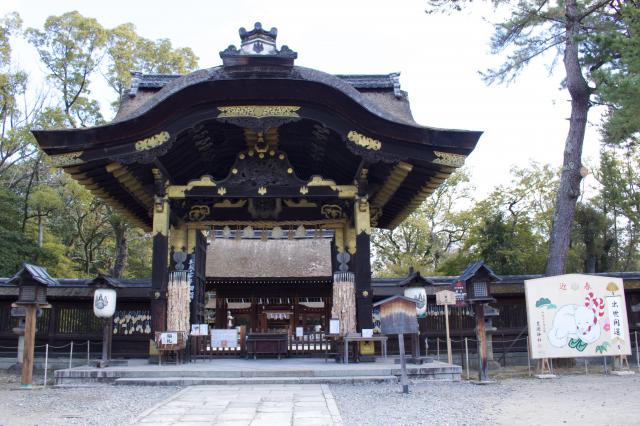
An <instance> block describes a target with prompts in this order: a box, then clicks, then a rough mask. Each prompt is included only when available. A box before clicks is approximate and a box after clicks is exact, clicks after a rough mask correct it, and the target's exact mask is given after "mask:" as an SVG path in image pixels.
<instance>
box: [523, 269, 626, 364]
mask: <svg viewBox="0 0 640 426" xmlns="http://www.w3.org/2000/svg"><path fill="white" fill-rule="evenodd" d="M524 289H525V296H526V299H527V322H528V325H529V340H530V343H531V358H533V359H539V358H576V357H588V356H614V355H630V354H631V345H630V342H629V325H628V323H627V309H626V303H625V299H624V287H623V283H622V279H620V278H611V277H599V276H593V275H580V274H568V275H558V276H555V277H546V278H540V279H536V280H526V281H525V282H524Z"/></svg>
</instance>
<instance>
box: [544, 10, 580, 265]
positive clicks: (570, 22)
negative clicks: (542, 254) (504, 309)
mask: <svg viewBox="0 0 640 426" xmlns="http://www.w3.org/2000/svg"><path fill="white" fill-rule="evenodd" d="M577 9H578V8H577V5H576V0H569V1H567V3H566V20H567V21H566V29H567V35H566V37H567V39H566V42H565V50H564V66H565V71H566V75H567V88H568V89H569V94H570V95H571V118H570V120H569V133H568V134H567V139H566V141H565V146H564V162H563V164H562V174H561V175H560V187H559V188H558V195H557V197H556V205H555V212H554V215H553V227H552V229H551V237H550V241H549V257H548V258H547V267H546V275H558V274H563V273H564V271H565V266H566V261H567V252H568V251H569V240H570V236H571V224H572V223H573V215H574V212H575V208H576V202H577V201H578V197H579V195H580V181H581V180H582V176H581V175H580V168H581V167H582V163H581V158H582V143H583V141H584V133H585V128H586V125H587V114H588V112H589V106H590V105H589V96H590V94H591V89H590V88H589V86H588V84H587V82H586V80H585V79H584V77H583V75H582V69H581V68H580V62H579V60H578V53H579V46H578V40H577V35H578V31H579V25H580V22H579V18H578V10H577Z"/></svg>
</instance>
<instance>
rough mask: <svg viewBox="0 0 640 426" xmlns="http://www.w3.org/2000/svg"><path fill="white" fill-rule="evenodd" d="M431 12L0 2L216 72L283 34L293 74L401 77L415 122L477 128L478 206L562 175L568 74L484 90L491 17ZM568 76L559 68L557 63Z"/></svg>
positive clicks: (342, 4)
mask: <svg viewBox="0 0 640 426" xmlns="http://www.w3.org/2000/svg"><path fill="white" fill-rule="evenodd" d="M426 5H427V2H426V1H420V0H401V1H395V2H391V1H388V0H387V1H378V0H368V1H359V0H358V1H354V0H349V1H346V0H341V1H333V0H324V1H321V2H309V1H301V0H298V1H270V2H265V1H257V0H256V1H249V0H234V1H211V0H210V1H194V0H182V1H175V0H174V1H165V0H154V1H143V0H128V1H122V0H109V1H88V0H87V1H71V0H32V1H20V0H2V1H1V2H0V15H4V14H5V13H7V12H10V11H17V12H19V13H20V15H21V17H22V19H23V20H24V24H25V26H26V27H40V28H41V27H42V24H43V23H44V21H45V19H46V18H47V17H48V16H50V15H60V14H62V13H64V12H68V11H71V10H78V11H79V12H80V13H81V14H83V15H85V16H91V17H94V18H97V19H98V21H99V22H100V23H101V24H102V25H103V26H105V27H107V28H112V27H114V26H116V25H119V24H122V23H125V22H132V23H133V24H135V26H136V28H137V31H138V33H139V34H140V35H141V36H143V37H146V38H151V39H158V38H168V39H170V40H171V41H172V43H173V45H174V46H175V47H190V48H192V49H193V50H194V51H195V53H196V55H197V56H198V57H199V58H200V62H199V63H200V66H201V67H202V68H205V67H211V66H216V65H220V64H221V60H220V57H219V52H220V51H221V50H223V49H225V48H226V47H227V46H228V45H230V44H235V45H236V46H239V42H240V39H239V36H238V28H239V27H245V28H247V29H251V28H253V24H254V22H256V21H260V22H262V24H263V26H264V27H265V28H271V27H277V28H278V44H279V45H282V44H286V45H288V46H289V47H290V48H291V49H293V50H295V51H297V52H298V59H297V60H296V64H297V65H302V66H306V67H311V68H316V69H319V70H322V71H325V72H329V73H335V74H350V73H351V74H368V73H389V72H400V73H401V75H400V82H401V85H402V88H403V90H406V91H408V92H409V100H410V102H411V108H412V111H413V115H414V118H415V119H416V121H418V122H419V123H420V124H422V125H425V126H433V127H444V128H457V129H468V130H482V131H484V135H483V136H482V138H481V139H480V142H479V143H478V146H477V148H476V149H475V151H474V152H473V153H472V154H471V156H470V157H469V158H468V160H467V165H468V166H469V167H470V170H471V173H472V176H473V178H474V180H475V181H476V186H477V187H478V196H479V197H480V196H482V195H483V194H486V193H487V192H489V191H490V190H491V189H492V188H493V187H494V186H496V185H498V184H500V183H507V182H508V181H509V179H510V174H509V169H510V168H511V167H512V166H513V165H518V166H526V165H527V164H529V163H530V162H531V161H537V162H540V163H550V164H552V165H554V166H557V167H559V166H560V165H561V163H562V152H563V148H564V141H565V138H566V133H567V128H568V122H567V117H568V116H569V95H568V93H567V92H566V91H565V90H560V89H559V87H560V82H561V75H562V71H563V70H562V68H559V69H558V70H557V71H556V73H555V74H554V75H550V74H549V72H548V70H547V69H546V67H545V66H544V64H543V63H542V62H540V63H538V64H536V65H534V66H532V67H530V68H529V69H528V70H527V71H526V72H525V73H523V74H522V75H521V76H520V78H519V79H518V80H517V81H516V82H515V83H512V84H511V85H509V86H499V85H493V86H488V87H487V86H486V85H485V84H484V83H483V82H482V80H481V79H480V77H479V74H478V71H479V70H485V69H487V68H488V67H491V66H495V65H497V64H499V63H500V58H499V57H496V56H494V55H491V54H490V49H489V39H490V36H491V34H492V31H493V27H492V25H491V23H490V22H489V21H490V20H491V19H492V18H491V9H489V8H485V7H482V6H476V9H477V10H475V11H474V13H464V14H454V15H443V14H435V15H427V14H425V12H424V9H425V8H426ZM15 57H16V59H17V60H18V62H19V63H20V64H21V65H22V66H23V67H25V68H27V69H28V70H31V73H32V75H33V76H34V78H35V76H37V74H38V67H39V68H40V72H41V73H44V72H45V70H44V69H43V68H42V67H41V66H40V65H39V64H37V62H36V59H35V54H34V52H33V50H32V49H30V48H29V46H28V45H24V44H17V45H16V52H15ZM560 66H562V62H560ZM93 81H95V82H96V85H95V87H94V88H93V89H94V90H93V94H94V95H97V96H102V97H103V98H104V102H103V106H104V107H105V108H106V107H108V104H109V102H111V100H112V99H111V98H109V97H110V96H112V95H111V93H110V92H109V91H108V90H107V89H106V88H105V87H104V85H100V84H97V83H99V81H100V77H99V76H95V77H94V78H93ZM590 121H591V123H592V124H591V125H590V128H589V129H588V131H587V139H586V140H585V147H584V156H583V158H584V160H585V161H587V162H591V163H595V162H596V161H597V158H598V151H599V141H598V134H597V131H596V127H595V124H597V123H598V122H599V116H598V115H597V111H592V112H591V115H590Z"/></svg>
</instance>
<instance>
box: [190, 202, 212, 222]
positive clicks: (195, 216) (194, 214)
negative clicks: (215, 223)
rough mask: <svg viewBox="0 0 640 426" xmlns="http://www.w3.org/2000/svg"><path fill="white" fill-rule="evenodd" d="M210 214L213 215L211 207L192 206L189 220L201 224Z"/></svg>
mask: <svg viewBox="0 0 640 426" xmlns="http://www.w3.org/2000/svg"><path fill="white" fill-rule="evenodd" d="M209 213H211V209H210V208H209V206H206V205H195V206H192V207H191V210H189V220H192V221H194V222H199V221H201V220H202V219H204V218H205V217H207V216H209Z"/></svg>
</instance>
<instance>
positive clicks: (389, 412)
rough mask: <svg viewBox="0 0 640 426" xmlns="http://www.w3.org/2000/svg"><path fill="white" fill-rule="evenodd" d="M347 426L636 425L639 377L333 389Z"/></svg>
mask: <svg viewBox="0 0 640 426" xmlns="http://www.w3.org/2000/svg"><path fill="white" fill-rule="evenodd" d="M331 390H332V392H333V394H334V396H335V398H336V402H337V404H338V407H339V409H340V414H341V415H342V419H343V421H344V424H345V426H349V425H385V426H386V425H390V424H393V425H426V424H429V425H433V424H437V425H484V424H491V425H520V424H526V425H555V424H559V425H637V424H638V422H639V420H638V419H640V403H638V392H639V391H640V374H636V375H633V376H601V375H589V376H562V377H559V378H557V379H550V380H539V379H533V378H527V379H507V380H499V381H498V382H497V383H495V384H492V385H484V386H479V385H474V384H471V383H469V382H464V381H463V382H436V383H434V382H414V383H413V384H412V386H411V387H410V394H409V395H403V394H402V393H401V387H400V385H391V384H366V385H332V386H331Z"/></svg>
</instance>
